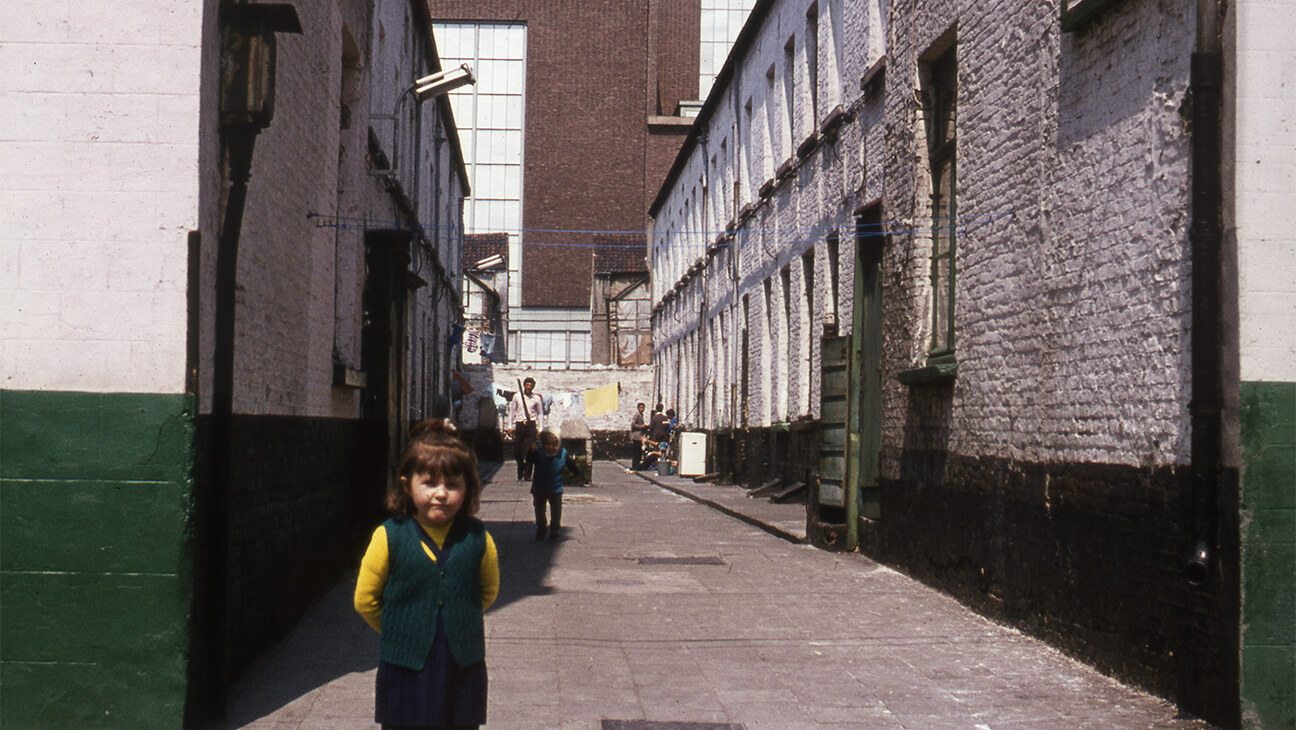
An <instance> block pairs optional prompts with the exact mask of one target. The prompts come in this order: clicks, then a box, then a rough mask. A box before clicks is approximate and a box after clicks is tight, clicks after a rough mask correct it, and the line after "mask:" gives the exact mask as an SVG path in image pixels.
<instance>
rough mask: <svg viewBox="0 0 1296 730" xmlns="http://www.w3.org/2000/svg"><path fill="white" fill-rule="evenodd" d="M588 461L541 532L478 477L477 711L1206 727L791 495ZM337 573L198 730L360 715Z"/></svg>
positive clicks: (889, 723)
mask: <svg viewBox="0 0 1296 730" xmlns="http://www.w3.org/2000/svg"><path fill="white" fill-rule="evenodd" d="M494 468H495V469H496V470H498V469H499V468H500V465H495V467H494ZM596 473H599V474H602V475H603V477H602V478H601V479H600V480H599V481H598V482H597V483H596V485H595V486H592V487H590V488H579V489H568V490H567V495H566V503H567V509H566V512H565V514H564V524H565V525H566V529H567V531H568V533H567V536H568V539H566V540H564V541H562V542H559V543H550V542H543V543H536V542H535V541H534V539H533V538H534V535H533V531H534V522H533V515H532V504H531V500H530V499H529V495H528V493H527V486H526V485H519V484H516V483H514V482H512V481H511V480H508V479H500V478H499V474H498V473H496V474H495V475H494V479H493V480H491V481H493V483H492V484H491V486H490V487H489V488H487V489H486V490H485V492H484V496H483V500H482V508H481V512H480V517H481V518H482V519H483V520H484V521H485V522H486V525H487V528H488V529H489V530H490V532H491V534H492V535H494V536H495V538H496V541H497V543H498V545H499V556H500V558H499V559H500V573H501V586H500V594H499V598H498V599H497V601H496V603H495V606H494V607H493V608H492V609H491V611H490V612H489V614H488V616H487V622H486V623H487V637H486V654H487V661H488V663H489V664H490V667H491V695H490V703H491V704H490V708H489V713H488V725H487V726H486V727H487V728H517V729H519V730H521V729H525V730H534V729H536V728H558V727H563V728H589V729H590V730H596V729H598V728H601V727H608V726H609V725H605V724H604V722H605V721H627V722H629V721H638V722H639V723H640V724H638V725H635V726H634V727H640V728H651V727H654V726H653V725H652V724H651V723H663V724H662V725H659V726H658V727H666V726H667V725H666V723H717V724H721V725H720V726H722V727H743V728H766V727H768V728H778V729H779V730H784V729H787V728H815V727H831V728H901V727H906V728H933V727H946V728H975V727H988V728H1001V727H1019V728H1027V727H1028V728H1074V727H1104V728H1148V727H1161V728H1202V727H1207V726H1206V725H1204V724H1201V723H1199V722H1196V721H1193V720H1186V719H1177V718H1176V717H1175V709H1174V707H1173V706H1172V705H1170V704H1169V703H1167V702H1164V701H1162V700H1160V699H1158V698H1155V697H1152V696H1150V695H1147V694H1145V693H1142V692H1139V691H1137V690H1134V689H1131V688H1129V687H1126V686H1123V685H1121V684H1119V683H1117V682H1115V681H1113V680H1111V679H1109V678H1107V677H1104V676H1103V675H1101V674H1099V673H1098V672H1096V671H1094V670H1092V669H1090V668H1088V667H1086V666H1084V665H1082V664H1079V663H1076V662H1074V661H1072V660H1070V659H1068V658H1067V657H1065V656H1064V655H1062V654H1061V653H1060V652H1058V651H1056V650H1054V649H1052V648H1050V647H1048V646H1047V645H1045V644H1042V643H1041V642H1038V641H1035V640H1033V639H1030V638H1028V637H1026V636H1024V635H1022V634H1020V633H1019V632H1016V631H1013V630H1010V629H1007V628H1004V627H1001V626H999V625H997V624H994V623H992V622H990V621H987V620H985V619H983V618H981V617H980V616H978V615H976V614H974V613H972V612H970V611H969V610H967V609H966V608H965V607H963V606H962V605H960V604H959V603H957V602H956V601H954V600H953V599H951V598H949V597H947V596H944V595H942V594H940V593H938V592H936V591H934V590H931V589H929V588H927V587H925V586H923V585H921V584H919V583H917V582H915V581H912V580H910V579H908V578H906V577H904V576H903V575H901V574H899V573H896V572H894V571H891V570H889V569H887V568H884V567H882V566H880V565H878V564H876V563H873V562H871V561H869V560H868V559H866V558H863V557H861V556H859V555H855V554H841V553H829V552H824V551H821V550H817V549H814V548H811V547H808V546H806V545H803V544H798V543H797V542H795V539H786V538H789V537H792V538H795V535H794V534H793V533H791V532H790V531H789V530H787V529H784V528H783V527H780V526H779V525H778V524H776V523H777V522H778V520H779V519H780V516H781V514H782V512H789V511H790V512H796V511H797V510H802V513H801V514H802V522H804V512H803V510H804V507H803V506H800V505H772V504H771V503H769V502H764V501H762V500H752V499H747V498H746V496H745V494H744V492H743V490H741V489H739V488H737V487H724V486H714V485H696V484H693V482H692V481H691V480H685V479H679V478H668V477H654V478H653V479H652V480H651V481H650V480H649V479H648V478H646V477H645V476H643V475H642V474H633V473H626V472H625V470H624V469H620V468H615V467H611V466H609V467H608V468H600V469H598V470H597V472H596ZM659 485H665V487H670V488H671V489H674V490H677V491H676V492H672V491H669V490H668V489H666V488H663V486H659ZM683 494H689V495H692V496H693V497H695V498H696V499H704V500H706V501H707V502H708V503H709V506H708V504H700V503H698V502H697V501H695V500H694V499H687V498H685V496H682V495H683ZM748 505H750V507H751V510H752V511H748V512H746V513H743V510H748ZM714 507H719V508H720V509H715V508H714ZM721 509H723V510H726V511H730V512H733V513H734V514H738V515H739V516H741V517H742V518H743V519H741V520H740V519H735V518H734V516H732V515H730V514H725V513H724V512H722V511H721ZM782 516H788V515H782ZM744 520H746V521H744ZM789 521H791V522H793V523H794V522H795V520H789ZM749 523H756V524H749ZM783 524H786V523H783ZM762 528H764V529H762ZM771 533H776V534H771ZM778 535H782V536H783V537H782V538H780V537H779V536H778ZM353 580H354V577H351V578H349V579H344V580H343V581H342V582H341V584H339V586H338V589H337V590H336V591H334V593H333V594H331V595H330V597H329V598H328V599H327V600H326V601H325V602H324V603H323V604H322V605H320V606H319V607H318V608H317V609H315V611H314V612H313V613H312V614H311V615H310V617H309V618H308V619H307V620H306V621H305V622H303V624H302V625H301V626H299V627H298V629H297V630H296V631H295V632H294V633H293V635H291V636H290V637H289V638H288V640H286V641H285V642H284V643H283V644H282V645H280V646H279V647H278V648H277V649H276V650H275V651H274V652H272V653H271V654H270V655H269V656H267V657H265V658H264V659H263V660H262V661H261V662H260V663H259V664H258V665H257V666H255V667H254V668H253V670H252V671H251V672H249V674H248V675H247V676H246V677H245V678H244V679H243V681H242V682H241V683H240V684H239V685H238V687H237V688H236V692H235V696H234V700H233V703H232V705H231V708H230V713H229V716H230V722H228V723H227V724H225V725H221V726H218V727H220V728H235V727H250V728H266V729H269V728H289V727H292V728H366V729H367V728H372V727H374V725H373V724H372V719H371V718H372V705H371V704H370V702H371V693H372V687H373V675H374V671H375V667H376V666H377V656H376V652H375V650H374V648H373V641H372V635H371V630H370V629H369V628H368V627H367V626H365V625H364V623H363V622H362V621H361V620H360V619H359V618H357V617H356V616H355V615H354V613H352V612H351V609H350V600H351V596H350V590H351V588H352V587H353V583H351V581H353ZM366 632H369V633H366ZM612 726H614V727H615V726H616V725H615V724H613V725H612Z"/></svg>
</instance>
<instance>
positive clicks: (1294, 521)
mask: <svg viewBox="0 0 1296 730" xmlns="http://www.w3.org/2000/svg"><path fill="white" fill-rule="evenodd" d="M1241 428H1242V433H1241V436H1242V452H1243V457H1242V458H1243V464H1242V523H1241V524H1242V689H1241V695H1242V722H1243V724H1244V725H1245V726H1246V727H1251V728H1293V727H1296V383H1254V382H1251V383H1242V389H1241Z"/></svg>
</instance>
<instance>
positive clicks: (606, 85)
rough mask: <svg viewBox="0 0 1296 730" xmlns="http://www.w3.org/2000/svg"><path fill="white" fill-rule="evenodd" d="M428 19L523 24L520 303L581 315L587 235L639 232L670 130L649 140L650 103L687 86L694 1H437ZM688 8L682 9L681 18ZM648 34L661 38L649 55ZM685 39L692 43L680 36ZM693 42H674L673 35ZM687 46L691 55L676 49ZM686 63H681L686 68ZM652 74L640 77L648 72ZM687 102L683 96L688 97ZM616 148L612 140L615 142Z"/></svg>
mask: <svg viewBox="0 0 1296 730" xmlns="http://www.w3.org/2000/svg"><path fill="white" fill-rule="evenodd" d="M429 5H430V8H431V13H432V16H433V18H436V19H439V20H440V19H444V20H467V21H474V20H476V21H490V20H508V21H510V22H524V23H526V24H527V89H526V128H527V129H526V133H527V139H526V158H525V168H524V171H523V191H522V196H523V200H524V201H525V210H524V211H523V222H522V225H523V228H525V229H527V231H528V233H527V234H526V235H524V237H523V243H524V244H526V243H535V244H547V245H538V246H536V247H524V249H523V254H522V262H521V267H522V272H521V286H522V305H523V306H527V307H578V308H588V307H589V306H590V283H591V275H592V273H593V268H592V249H591V248H589V246H591V245H593V244H595V243H597V239H598V237H597V235H596V234H592V233H580V231H638V230H642V228H643V224H644V201H645V200H646V199H648V198H650V197H651V193H650V192H648V191H649V190H650V189H651V188H652V187H653V186H655V184H656V180H657V179H658V178H657V176H656V174H657V172H659V171H660V169H661V167H662V164H661V160H662V159H663V158H664V157H668V156H669V155H673V149H670V147H671V142H672V141H678V140H677V139H676V137H675V135H673V134H670V133H669V132H664V133H662V134H653V135H652V141H651V143H649V142H648V138H649V132H648V124H647V117H648V116H649V115H650V114H657V113H659V112H657V111H656V104H657V100H658V98H659V94H660V98H661V100H662V101H663V104H671V105H672V108H671V109H667V110H665V111H664V113H666V114H672V113H674V108H673V101H677V100H678V99H679V98H686V96H685V92H684V91H682V90H681V89H682V88H687V85H686V84H685V82H684V80H683V77H685V76H690V77H691V79H692V80H691V84H692V85H693V86H696V74H697V41H696V39H697V34H698V32H699V31H698V25H697V23H696V22H691V21H690V19H692V20H693V21H695V20H696V17H697V15H696V14H697V12H698V11H697V9H696V7H695V5H696V3H688V2H683V1H682V0H669V1H666V2H661V1H657V0H653V1H652V2H649V1H648V0H633V1H627V0H600V1H599V2H550V3H521V2H516V1H513V0H486V1H482V2H477V1H474V2H466V1H464V0H436V1H434V2H431V3H429ZM690 8H692V9H691V10H690ZM650 31H651V32H652V33H653V34H654V37H655V38H660V39H661V45H660V46H658V47H657V48H665V49H669V50H670V52H669V53H665V54H658V53H656V52H655V51H656V50H657V48H654V49H653V51H654V52H651V53H650V47H649V36H650ZM689 34H691V35H689ZM688 37H691V38H693V39H694V40H693V42H691V43H689V42H681V38H688ZM690 47H691V48H692V51H691V53H690V52H688V51H686V50H680V49H687V48H690ZM689 64H691V65H689ZM650 72H651V73H654V74H655V75H654V77H652V78H650V77H649V73H650ZM689 96H691V95H689ZM614 140H615V141H614Z"/></svg>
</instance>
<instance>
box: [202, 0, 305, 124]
mask: <svg viewBox="0 0 1296 730" xmlns="http://www.w3.org/2000/svg"><path fill="white" fill-rule="evenodd" d="M224 13H225V15H224V18H223V26H222V30H223V31H224V32H223V33H222V34H221V62H220V69H221V86H220V91H221V93H220V114H221V124H223V125H225V126H227V127H228V126H238V125H250V126H252V127H255V128H257V129H264V128H266V127H268V126H270V119H271V118H272V117H274V91H275V87H274V84H275V51H276V44H275V34H276V33H301V32H302V28H301V22H300V21H299V20H298V19H297V11H296V9H294V8H293V6H291V5H282V4H279V5H272V4H266V5H230V6H229V7H227V8H226V9H225V10H224Z"/></svg>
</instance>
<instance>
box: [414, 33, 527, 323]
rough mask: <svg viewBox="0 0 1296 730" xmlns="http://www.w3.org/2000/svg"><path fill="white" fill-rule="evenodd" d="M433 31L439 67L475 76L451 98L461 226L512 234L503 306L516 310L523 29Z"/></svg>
mask: <svg viewBox="0 0 1296 730" xmlns="http://www.w3.org/2000/svg"><path fill="white" fill-rule="evenodd" d="M432 32H433V35H434V37H435V38H436V45H437V50H438V51H439V52H440V54H441V67H442V68H454V67H456V66H458V65H459V64H461V63H467V64H468V65H469V66H471V67H472V69H473V74H474V76H476V78H477V82H476V83H475V84H471V85H468V86H463V87H460V88H459V89H455V90H454V91H451V92H450V94H449V97H448V98H449V100H450V106H451V108H452V109H453V110H454V118H455V122H456V123H457V124H458V127H459V139H460V141H461V143H462V149H463V156H464V165H465V166H466V167H467V168H468V185H469V187H470V189H471V190H472V197H470V198H468V199H466V200H465V201H464V226H465V228H466V229H467V232H469V233H494V232H503V233H508V234H509V257H508V261H509V269H510V271H511V272H512V275H511V276H510V277H509V292H508V304H509V306H519V305H520V304H521V296H522V295H521V281H522V280H521V277H520V275H519V273H520V272H519V270H518V267H519V266H520V264H521V261H522V250H521V241H520V238H519V232H520V231H521V228H522V171H523V164H522V162H523V153H524V150H523V146H524V145H523V141H522V131H523V129H524V126H525V125H524V122H525V120H524V118H523V117H524V110H525V109H526V25H524V24H520V23H434V24H433V26H432Z"/></svg>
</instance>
